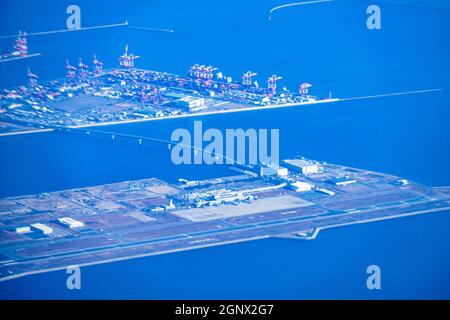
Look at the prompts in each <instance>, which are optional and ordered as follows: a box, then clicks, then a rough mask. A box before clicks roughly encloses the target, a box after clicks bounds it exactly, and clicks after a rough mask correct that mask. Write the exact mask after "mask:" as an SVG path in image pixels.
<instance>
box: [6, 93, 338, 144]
mask: <svg viewBox="0 0 450 320" xmlns="http://www.w3.org/2000/svg"><path fill="white" fill-rule="evenodd" d="M338 101H340V99H338V98H334V99H324V100H318V101H311V102H299V103H285V104H271V105H267V106H255V107H243V108H234V109H227V110H215V111H204V112H198V113H185V114H178V115H172V116H164V117H153V118H145V119H133V120H121V121H109V122H101V123H92V124H82V125H77V126H67V127H64V128H68V129H78V128H91V127H102V126H111V125H121V124H128V123H139V122H147V121H158V120H169V119H178V118H189V117H197V116H199V117H200V116H207V115H213V114H222V113H235V112H244V111H256V110H267V109H276V108H288V107H297V106H303V105H311V104H320V103H332V102H338ZM54 130H55V129H52V128H46V129H36V130H27V131H16V132H6V133H0V137H4V136H13V135H19V134H32V133H40V132H51V131H54Z"/></svg>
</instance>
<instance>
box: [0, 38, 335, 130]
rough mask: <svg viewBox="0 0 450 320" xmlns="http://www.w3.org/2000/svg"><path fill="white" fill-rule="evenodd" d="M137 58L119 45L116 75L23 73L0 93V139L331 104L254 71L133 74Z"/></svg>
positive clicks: (95, 64) (87, 70)
mask: <svg viewBox="0 0 450 320" xmlns="http://www.w3.org/2000/svg"><path fill="white" fill-rule="evenodd" d="M138 58H140V57H139V56H137V55H135V54H133V53H130V52H129V49H128V45H126V47H125V52H124V53H123V54H122V55H121V56H120V57H119V67H118V68H112V69H104V64H103V63H102V62H101V61H100V60H99V59H98V58H97V56H96V55H94V56H93V60H92V67H89V66H88V65H87V64H86V63H85V62H84V61H83V60H82V59H81V58H80V59H79V61H78V63H77V64H76V65H73V64H71V63H70V61H68V60H67V61H66V70H67V73H66V76H65V77H64V78H61V79H57V80H52V81H47V82H44V83H40V82H39V76H38V75H37V74H35V73H33V72H32V70H31V69H28V70H27V76H28V83H27V84H24V85H20V86H18V87H16V88H12V89H2V90H1V91H0V135H5V134H15V133H24V132H35V131H42V130H52V129H54V128H62V127H64V128H67V127H86V126H97V125H105V124H117V123H127V122H133V121H147V120H152V119H163V118H171V117H179V116H189V115H200V114H211V113H220V112H230V111H236V110H249V109H253V110H254V109H258V108H267V107H276V106H290V105H302V104H312V103H323V102H332V101H336V100H338V99H332V98H331V97H328V98H324V99H320V98H317V97H315V96H313V95H311V94H310V93H309V90H310V88H311V86H312V85H311V84H310V83H308V82H302V83H300V84H299V87H298V91H297V92H291V91H288V89H287V88H286V87H283V88H281V89H280V88H279V85H278V84H279V81H280V80H281V79H282V77H281V76H278V75H275V74H274V75H272V76H270V77H269V78H268V79H267V81H266V84H264V85H261V86H260V85H259V83H258V81H257V80H256V76H257V73H256V72H253V71H246V72H244V73H243V74H242V77H241V78H240V79H239V81H234V80H233V78H232V77H231V76H228V75H226V74H224V73H223V72H222V71H219V69H218V68H216V67H213V66H207V65H199V64H195V65H193V66H191V67H190V68H189V70H188V71H187V74H186V76H178V75H175V74H171V73H167V72H158V71H150V70H143V69H138V68H136V67H135V63H136V60H137V59H138Z"/></svg>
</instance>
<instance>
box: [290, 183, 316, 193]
mask: <svg viewBox="0 0 450 320" xmlns="http://www.w3.org/2000/svg"><path fill="white" fill-rule="evenodd" d="M290 186H291V188H292V189H293V190H295V191H297V192H304V191H311V189H312V188H313V186H312V185H311V184H309V183H306V182H301V181H295V182H293V183H291V185H290Z"/></svg>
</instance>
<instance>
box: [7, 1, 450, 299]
mask: <svg viewBox="0 0 450 320" xmlns="http://www.w3.org/2000/svg"><path fill="white" fill-rule="evenodd" d="M393 2H397V4H392V3H388V2H380V3H379V5H380V7H381V9H382V29H381V30H377V31H369V30H368V29H367V28H366V18H367V14H366V13H365V12H366V8H367V6H368V5H369V4H371V3H369V2H366V1H351V0H343V1H339V0H337V1H335V2H333V3H327V4H318V5H311V6H303V7H300V6H299V7H293V8H290V9H288V10H282V11H279V12H276V13H275V14H274V15H273V17H272V21H270V22H269V21H268V19H267V16H268V11H269V9H270V8H271V7H273V6H275V5H279V4H281V3H282V2H278V1H265V2H263V3H261V1H246V2H242V1H234V0H233V1H214V2H212V1H204V0H199V1H195V2H186V1H178V0H177V1H148V2H147V3H145V4H144V3H142V2H140V1H126V2H125V1H108V2H107V1H95V2H92V1H79V2H78V5H79V6H80V7H81V8H82V24H84V25H98V24H109V23H117V22H122V21H124V20H125V19H128V21H129V23H130V25H136V26H144V27H156V28H170V29H174V30H176V32H175V33H173V34H167V33H154V32H145V31H139V30H125V29H110V30H108V29H104V30H96V31H86V32H79V33H69V34H67V33H66V34H56V35H51V36H45V37H44V36H37V37H31V38H30V39H29V43H30V47H31V46H32V47H34V48H36V51H38V52H42V53H43V56H42V57H39V58H34V59H32V60H28V61H27V60H22V61H18V62H14V63H3V64H1V65H0V84H1V87H10V86H13V85H16V84H19V83H21V82H24V81H26V72H25V70H26V67H27V66H30V67H31V69H32V70H33V72H35V73H37V74H39V75H40V77H41V79H44V80H45V79H53V78H56V77H61V76H63V75H64V71H65V70H64V60H65V59H66V58H69V59H70V60H71V61H73V62H76V61H77V59H78V57H79V56H81V57H83V59H84V60H85V61H90V59H91V56H92V54H93V53H96V54H97V56H98V57H99V58H101V59H102V60H103V61H104V62H105V64H106V65H107V66H115V65H117V57H118V55H119V54H120V53H122V50H123V47H124V45H125V43H129V45H130V49H131V50H132V51H133V52H135V53H136V54H139V55H141V56H142V58H141V59H140V60H138V66H139V67H143V68H148V69H154V70H164V71H169V72H173V73H178V74H185V73H186V70H187V68H188V67H189V66H190V65H192V64H194V63H205V64H212V65H217V66H218V67H220V68H221V70H223V72H224V73H226V74H230V75H232V76H233V77H236V78H237V77H238V76H239V75H240V74H241V73H242V72H244V71H246V70H248V69H251V70H255V71H257V72H258V73H259V79H260V83H263V81H262V80H263V79H264V78H265V77H266V76H269V75H271V74H272V73H277V74H280V75H282V76H283V81H282V85H286V86H287V87H288V88H291V89H295V88H296V86H297V85H298V84H299V83H301V82H303V81H308V82H310V83H312V84H313V85H314V86H313V88H312V89H313V90H312V91H313V93H314V94H317V95H319V96H325V95H328V94H329V92H330V91H332V94H333V96H338V97H352V96H361V95H371V94H377V93H387V92H400V91H409V90H418V89H428V88H443V89H444V90H443V91H440V92H435V93H430V94H424V95H409V96H396V97H386V98H379V99H373V100H354V101H347V102H340V103H337V104H329V105H322V106H320V105H318V106H311V107H301V108H289V109H277V110H264V111H258V112H244V113H236V114H226V115H224V114H222V115H213V116H206V117H202V118H201V120H202V121H203V126H204V128H208V127H211V128H222V129H224V128H239V127H241V128H257V129H258V128H279V129H280V143H281V145H280V152H281V157H290V156H295V155H297V154H300V155H304V156H306V157H309V158H313V159H318V160H323V161H327V162H330V163H339V164H343V165H349V166H355V167H360V168H365V169H371V170H375V171H380V172H386V173H391V174H395V175H398V176H402V177H405V178H408V179H411V180H414V181H416V182H419V183H423V184H426V185H430V186H441V185H450V170H449V169H448V164H449V163H450V151H449V150H450V148H449V146H450V145H449V144H450V142H449V139H448V138H449V136H450V128H449V126H448V123H449V118H450V117H449V116H450V113H449V112H450V111H449V110H448V107H449V101H450V94H449V91H448V89H449V88H450V72H449V71H450V54H449V53H450V44H449V43H450V42H449V41H448V36H449V31H450V19H449V17H450V11H449V10H448V7H446V5H445V3H443V2H439V1H437V2H434V4H435V6H434V8H429V7H427V8H424V7H421V5H423V2H420V1H412V2H410V3H409V4H411V3H413V2H414V4H415V5H413V6H411V5H403V4H405V3H406V2H405V1H404V2H402V1H393ZM431 2H433V1H431ZM431 2H427V3H428V4H430V3H431ZM398 3H400V4H398ZM69 4H71V3H69V2H67V1H58V2H57V3H55V2H53V1H21V2H20V1H19V2H18V1H4V2H3V3H2V7H3V9H4V10H2V13H1V17H2V19H0V26H1V31H2V32H1V33H2V34H11V33H15V32H17V30H18V29H19V28H20V29H25V30H27V31H28V32H34V31H42V30H49V29H62V28H64V27H65V19H66V15H65V8H66V7H67V6H68V5H69ZM38 9H39V10H40V12H43V14H42V15H39V16H36V12H37V10H38ZM1 41H2V42H0V43H2V45H3V44H5V45H7V42H6V43H5V40H1ZM194 120H197V118H184V119H176V120H171V121H166V120H163V121H152V122H148V123H141V124H133V125H124V126H111V127H109V128H108V129H111V130H115V131H118V132H119V131H120V132H127V133H133V134H139V135H144V136H149V137H158V138H164V139H169V137H170V133H171V132H172V130H173V129H175V128H180V127H187V128H190V127H192V122H193V121H194ZM170 163H171V162H170V153H169V150H167V147H165V146H160V145H151V144H145V143H144V144H143V145H139V144H137V143H132V142H129V141H121V140H120V139H119V140H117V141H115V142H114V143H113V142H112V141H111V140H109V139H106V138H98V137H88V136H83V135H69V134H64V133H43V134H35V135H32V136H29V135H23V136H14V137H2V138H1V139H0V196H2V197H4V196H13V195H20V194H30V193H37V192H46V191H52V190H60V189H64V188H74V187H84V186H91V185H97V184H104V183H111V182H118V181H123V180H130V179H139V178H144V177H152V176H156V175H157V176H159V177H161V178H163V179H167V180H169V181H173V180H175V179H177V178H178V177H187V178H196V179H198V178H207V177H214V176H217V175H224V174H229V173H230V172H229V171H228V169H227V168H226V167H224V166H203V167H201V168H199V167H197V166H182V167H177V166H174V165H171V164H170ZM449 226H450V216H449V215H448V213H440V214H430V215H425V216H418V217H410V218H405V219H399V220H392V221H385V222H377V223H372V224H365V225H361V226H352V227H346V228H342V229H336V230H327V231H324V232H323V233H321V234H320V235H319V237H318V238H317V239H316V240H314V241H308V242H304V241H292V240H278V239H277V240H275V239H274V240H264V241H257V242H249V243H241V244H234V245H228V246H220V247H214V248H206V249H201V250H195V251H189V252H182V253H177V254H170V255H163V256H156V257H149V258H142V259H136V260H129V261H122V262H117V263H111V264H105V265H98V266H91V267H86V268H83V270H82V290H80V291H77V292H74V291H69V290H67V289H66V286H65V281H66V277H67V275H66V274H65V272H64V271H60V272H52V273H46V274H39V275H35V276H30V277H25V278H21V279H17V280H13V281H8V282H5V283H0V297H1V298H3V299H6V298H26V299H29V298H44V299H47V298H68V299H72V298H75V299H76V298H123V299H132V298H150V299H164V298H173V299H182V298H187V299H188V298H193V299H194V298H210V299H213V298H261V299H264V298H275V299H277V298H286V299H297V298H319V299H322V298H363V299H372V298H388V299H391V298H400V299H406V298H426V299H427V298H438V299H440V298H446V299H448V298H450V290H449V288H450V277H449V274H448V267H449V266H450V252H449V244H450V238H449V235H448V227H449ZM370 264H377V265H380V267H381V268H382V290H380V291H369V290H367V288H366V277H367V275H366V273H365V271H366V267H367V266H368V265H370Z"/></svg>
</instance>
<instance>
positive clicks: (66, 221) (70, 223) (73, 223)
mask: <svg viewBox="0 0 450 320" xmlns="http://www.w3.org/2000/svg"><path fill="white" fill-rule="evenodd" d="M58 221H59V223H61V224H62V225H64V226H66V227H69V228H70V229H74V228H81V227H83V226H84V223H83V222H81V221H78V220H75V219H72V218H70V217H64V218H59V219H58Z"/></svg>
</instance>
